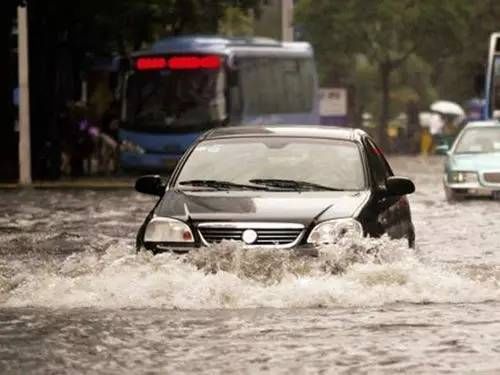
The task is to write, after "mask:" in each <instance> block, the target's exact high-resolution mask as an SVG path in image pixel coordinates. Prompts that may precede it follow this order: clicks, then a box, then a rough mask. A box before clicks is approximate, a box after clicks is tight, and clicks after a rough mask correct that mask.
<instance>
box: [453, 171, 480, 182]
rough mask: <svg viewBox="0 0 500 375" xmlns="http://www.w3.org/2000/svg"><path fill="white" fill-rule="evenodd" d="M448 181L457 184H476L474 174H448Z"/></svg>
mask: <svg viewBox="0 0 500 375" xmlns="http://www.w3.org/2000/svg"><path fill="white" fill-rule="evenodd" d="M448 178H449V181H450V182H452V183H458V184H467V183H476V182H478V178H477V173H476V172H460V171H454V172H450V174H449V175H448Z"/></svg>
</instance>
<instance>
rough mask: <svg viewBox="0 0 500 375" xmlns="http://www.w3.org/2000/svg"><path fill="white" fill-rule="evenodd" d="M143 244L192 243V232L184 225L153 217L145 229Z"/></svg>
mask: <svg viewBox="0 0 500 375" xmlns="http://www.w3.org/2000/svg"><path fill="white" fill-rule="evenodd" d="M144 242H186V243H192V242H194V237H193V232H192V231H191V228H189V226H188V225H187V224H186V223H183V222H182V221H180V220H175V219H170V218H167V217H154V218H153V219H151V221H150V222H149V223H148V226H147V227H146V233H144Z"/></svg>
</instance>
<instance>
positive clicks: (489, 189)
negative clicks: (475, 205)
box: [443, 175, 500, 198]
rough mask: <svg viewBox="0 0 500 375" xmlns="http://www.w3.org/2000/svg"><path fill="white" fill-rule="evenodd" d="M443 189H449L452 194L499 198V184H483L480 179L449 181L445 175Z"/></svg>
mask: <svg viewBox="0 0 500 375" xmlns="http://www.w3.org/2000/svg"><path fill="white" fill-rule="evenodd" d="M443 184H444V187H445V189H449V190H450V191H452V192H453V193H454V194H460V195H463V196H470V197H493V198H500V185H498V186H494V185H483V184H482V183H481V181H477V182H467V183H451V182H449V181H448V178H447V176H446V175H445V176H444V181H443Z"/></svg>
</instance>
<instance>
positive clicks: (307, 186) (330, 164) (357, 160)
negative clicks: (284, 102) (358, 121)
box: [176, 137, 365, 190]
mask: <svg viewBox="0 0 500 375" xmlns="http://www.w3.org/2000/svg"><path fill="white" fill-rule="evenodd" d="M191 182H192V184H191ZM203 182H205V183H206V184H205V186H209V187H210V186H214V184H215V183H216V182H220V183H219V185H218V186H223V187H224V186H226V187H228V186H229V184H233V185H234V184H240V185H246V186H248V185H254V186H258V187H262V186H266V187H268V188H270V189H273V188H275V189H280V190H281V189H284V190H362V189H364V187H365V175H364V168H363V163H362V161H361V155H360V150H359V148H358V145H357V144H356V143H354V142H350V141H338V140H322V139H312V138H281V137H262V138H232V139H219V140H210V141H205V142H202V143H200V144H199V145H198V146H196V148H195V149H194V150H193V152H192V153H191V155H190V156H189V158H188V159H187V161H186V163H185V164H184V166H183V167H182V170H181V172H180V174H179V177H178V178H177V182H176V187H177V188H180V189H183V188H185V187H186V186H188V185H190V184H191V185H197V186H200V185H201V184H203Z"/></svg>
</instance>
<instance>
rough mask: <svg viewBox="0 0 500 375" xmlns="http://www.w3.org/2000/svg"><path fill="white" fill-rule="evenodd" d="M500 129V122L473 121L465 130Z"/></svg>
mask: <svg viewBox="0 0 500 375" xmlns="http://www.w3.org/2000/svg"><path fill="white" fill-rule="evenodd" d="M497 126H498V127H500V122H498V121H494V120H493V121H472V122H469V123H468V124H467V125H465V129H470V128H493V127H497Z"/></svg>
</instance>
